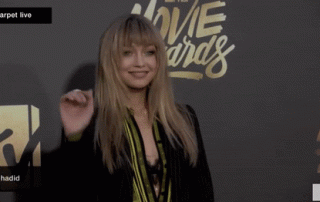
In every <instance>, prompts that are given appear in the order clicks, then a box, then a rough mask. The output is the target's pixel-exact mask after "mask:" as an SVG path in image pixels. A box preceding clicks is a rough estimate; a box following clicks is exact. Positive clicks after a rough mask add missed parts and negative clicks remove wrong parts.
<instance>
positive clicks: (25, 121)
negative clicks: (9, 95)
mask: <svg viewBox="0 0 320 202" xmlns="http://www.w3.org/2000/svg"><path fill="white" fill-rule="evenodd" d="M0 120H1V121H0V166H15V165H16V164H18V163H19V162H20V160H21V158H22V156H23V154H24V153H26V152H27V150H28V148H30V147H28V143H29V142H30V140H31V139H32V135H33V134H34V133H35V132H36V131H37V129H38V128H39V127H40V113H39V109H38V108H36V107H34V106H31V105H11V106H0ZM40 157H41V152H40V141H38V142H37V143H36V144H35V147H34V148H33V149H32V159H31V161H32V165H33V166H41V159H40ZM29 162H30V161H29Z"/></svg>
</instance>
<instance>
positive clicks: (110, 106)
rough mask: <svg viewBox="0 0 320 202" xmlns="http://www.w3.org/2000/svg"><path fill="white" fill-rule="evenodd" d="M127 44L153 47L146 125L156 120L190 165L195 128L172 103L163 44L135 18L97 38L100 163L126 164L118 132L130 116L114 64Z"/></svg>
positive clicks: (149, 26)
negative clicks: (154, 62) (154, 66)
mask: <svg viewBox="0 0 320 202" xmlns="http://www.w3.org/2000/svg"><path fill="white" fill-rule="evenodd" d="M132 43H135V44H141V45H154V46H155V48H156V60H157V65H158V71H157V73H156V75H155V77H154V79H153V80H152V82H151V83H150V85H149V86H148V90H147V95H146V96H147V102H148V109H149V112H148V113H149V114H148V115H149V119H150V120H149V121H150V122H152V121H153V120H155V119H156V120H158V121H159V122H160V123H161V124H162V126H163V128H164V130H165V133H166V135H167V137H168V139H169V141H170V143H171V144H172V146H173V147H176V145H178V146H181V147H183V148H184V153H185V157H189V160H190V164H191V165H195V164H196V162H197V158H198V144H197V139H196V135H195V130H194V127H193V125H192V121H191V118H190V116H189V115H188V113H187V110H186V109H185V108H184V109H182V107H181V106H177V105H176V104H175V103H174V96H173V92H172V87H171V81H170V78H169V76H168V70H167V55H166V52H165V44H164V41H163V39H162V37H161V35H160V33H159V31H158V30H157V29H156V28H155V27H154V26H153V25H152V23H151V22H150V21H149V20H147V19H146V18H144V17H142V16H139V15H135V14H130V15H128V16H125V17H121V18H119V19H118V20H116V21H115V22H114V23H112V24H111V25H110V27H109V28H108V29H107V30H106V32H105V33H104V34H103V35H102V37H101V40H100V52H99V66H98V69H97V75H96V87H95V102H96V106H97V108H98V109H97V110H98V115H97V122H96V132H95V142H96V143H97V145H99V146H100V148H101V151H102V158H103V162H104V164H105V165H106V166H107V167H108V169H109V171H110V173H113V172H114V170H115V169H116V168H119V167H121V166H122V165H123V164H124V162H125V161H129V162H130V159H129V157H128V154H127V153H126V151H125V144H124V143H125V141H126V135H125V132H124V128H123V123H124V120H125V119H126V118H128V117H129V113H128V109H127V106H125V104H124V103H125V99H126V95H127V91H128V88H127V86H126V85H125V84H124V83H123V82H122V80H121V79H120V77H119V72H118V67H119V65H118V64H119V61H120V53H121V50H122V48H123V47H124V46H131V45H132ZM181 110H182V111H181ZM184 112H185V113H184ZM182 113H183V114H184V115H183V114H182ZM186 114H187V116H186Z"/></svg>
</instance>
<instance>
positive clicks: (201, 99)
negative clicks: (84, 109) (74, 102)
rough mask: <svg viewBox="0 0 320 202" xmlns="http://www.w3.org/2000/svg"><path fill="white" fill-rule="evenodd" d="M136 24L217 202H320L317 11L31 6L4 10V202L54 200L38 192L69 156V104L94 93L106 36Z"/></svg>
mask: <svg viewBox="0 0 320 202" xmlns="http://www.w3.org/2000/svg"><path fill="white" fill-rule="evenodd" d="M128 13H136V14H140V15H143V16H145V17H147V18H149V19H150V20H151V21H152V22H153V23H154V24H155V25H156V26H157V27H158V28H159V29H160V32H161V35H162V37H163V39H164V41H165V43H166V45H167V46H166V51H167V54H168V69H169V71H170V76H171V78H172V81H173V84H174V92H175V96H176V100H177V102H180V103H186V104H189V105H191V106H192V107H193V108H194V109H195V111H196V113H197V115H198V118H199V122H200V127H201V132H202V136H203V139H204V144H205V149H206V152H207V158H208V162H209V166H210V171H211V174H212V181H213V185H214V193H215V200H216V201H217V202H251V201H252V202H256V201H288V202H289V201H290V202H291V201H299V202H301V201H312V200H313V199H314V200H315V199H316V196H315V195H316V194H315V193H316V192H317V191H318V190H317V187H318V186H317V184H320V132H319V131H320V111H319V98H320V97H319V92H320V82H319V76H320V67H319V65H320V40H319V39H320V26H319V25H320V2H319V1H317V0H281V1H277V0H260V1H255V0H237V1H235V0H221V1H215V0H134V1H126V0H97V1H85V0H83V1H53V0H42V1H38V0H30V1H1V2H0V70H1V71H0V172H1V173H0V190H1V192H0V201H1V202H14V201H23V200H24V199H25V198H26V195H27V197H28V199H29V200H30V199H31V200H32V197H34V200H36V199H42V200H44V201H45V200H46V197H48V198H50V196H40V195H38V192H37V190H40V189H41V186H42V177H41V175H42V172H43V170H46V169H47V168H48V167H50V166H52V162H50V158H49V157H50V156H51V155H52V154H54V153H55V152H57V151H59V147H60V145H61V140H62V137H61V124H60V116H59V100H60V97H61V95H62V94H64V93H66V92H68V91H70V90H72V89H76V88H77V89H83V90H87V89H90V88H93V86H94V72H95V67H96V64H97V59H98V49H99V39H100V36H101V34H102V33H103V31H104V30H105V29H106V28H107V26H108V25H109V23H111V22H112V21H113V20H114V19H115V18H117V17H119V16H120V15H123V14H128ZM58 162H59V161H56V162H55V163H58ZM81 177H85V176H81ZM61 183H63V179H61ZM319 191H320V190H319ZM27 193H29V194H27ZM30 193H31V194H30ZM57 194H58V190H57Z"/></svg>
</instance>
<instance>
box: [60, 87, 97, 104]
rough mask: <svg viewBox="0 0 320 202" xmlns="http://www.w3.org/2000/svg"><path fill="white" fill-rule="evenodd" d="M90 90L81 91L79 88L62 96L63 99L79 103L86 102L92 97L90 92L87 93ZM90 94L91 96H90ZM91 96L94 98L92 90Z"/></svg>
mask: <svg viewBox="0 0 320 202" xmlns="http://www.w3.org/2000/svg"><path fill="white" fill-rule="evenodd" d="M91 91H92V90H91ZM87 92H88V91H81V90H78V89H75V90H73V91H70V92H69V93H67V94H65V95H63V96H62V97H61V101H62V102H63V101H71V102H75V103H78V104H86V103H87V101H88V98H90V97H89V96H90V93H87ZM88 95H89V96H88ZM91 98H92V92H91Z"/></svg>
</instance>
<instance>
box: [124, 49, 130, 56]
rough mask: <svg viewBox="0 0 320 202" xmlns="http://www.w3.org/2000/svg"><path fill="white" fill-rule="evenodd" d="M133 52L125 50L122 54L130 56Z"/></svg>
mask: <svg viewBox="0 0 320 202" xmlns="http://www.w3.org/2000/svg"><path fill="white" fill-rule="evenodd" d="M130 54H131V51H128V50H127V51H123V53H122V55H124V56H128V55H130Z"/></svg>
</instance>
